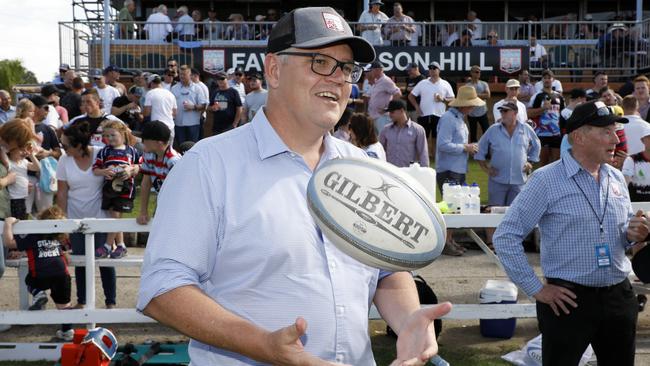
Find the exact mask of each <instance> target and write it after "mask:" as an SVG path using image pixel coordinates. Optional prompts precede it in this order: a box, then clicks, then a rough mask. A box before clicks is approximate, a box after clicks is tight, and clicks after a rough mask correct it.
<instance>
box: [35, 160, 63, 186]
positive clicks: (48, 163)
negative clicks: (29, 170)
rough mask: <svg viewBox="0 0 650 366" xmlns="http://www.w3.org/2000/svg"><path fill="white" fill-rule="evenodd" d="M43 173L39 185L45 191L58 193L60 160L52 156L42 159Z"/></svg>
mask: <svg viewBox="0 0 650 366" xmlns="http://www.w3.org/2000/svg"><path fill="white" fill-rule="evenodd" d="M40 163H41V175H40V178H39V180H38V186H39V187H40V188H41V191H43V192H44V193H56V191H57V189H58V185H57V182H56V167H57V165H58V161H57V160H56V159H54V158H53V157H51V156H48V157H47V158H44V159H43V160H41V162H40Z"/></svg>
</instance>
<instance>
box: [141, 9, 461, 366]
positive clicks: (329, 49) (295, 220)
mask: <svg viewBox="0 0 650 366" xmlns="http://www.w3.org/2000/svg"><path fill="white" fill-rule="evenodd" d="M294 21H295V24H300V25H301V26H299V27H295V26H294ZM303 42H304V44H303ZM305 47H309V48H305ZM313 52H316V53H318V54H321V56H318V55H313V54H312V53H313ZM323 55H327V56H323ZM324 57H330V58H332V59H331V60H330V59H329V58H324ZM374 57H375V54H374V50H373V49H372V46H371V45H370V44H369V43H367V42H366V41H365V40H363V39H361V38H359V37H354V36H353V35H352V31H351V29H350V27H349V26H348V25H347V23H346V22H345V20H344V19H343V18H341V17H340V16H339V15H338V14H337V13H336V12H335V11H334V9H332V8H299V9H295V10H293V11H292V12H291V13H289V14H288V15H285V16H284V17H283V18H282V19H280V20H279V21H278V23H277V24H276V25H275V27H274V28H273V30H272V32H271V35H270V36H269V42H268V48H267V54H266V57H265V60H264V70H265V76H266V80H267V85H269V95H268V100H269V103H268V105H267V106H266V107H265V108H264V109H263V110H261V111H260V112H259V113H257V115H256V116H255V118H254V120H253V121H252V122H251V123H249V124H247V125H245V126H243V127H241V128H239V129H237V130H234V131H230V132H227V133H225V134H223V135H220V136H217V137H214V138H210V139H205V140H203V141H201V142H199V143H198V144H197V145H196V146H194V147H193V148H192V149H191V150H190V151H189V152H188V153H187V154H186V155H185V156H183V158H182V159H181V160H180V162H179V163H178V164H176V166H174V169H173V170H172V172H171V174H170V175H169V176H168V177H167V180H166V181H165V183H164V189H163V190H162V193H161V195H160V197H159V200H158V212H157V214H156V218H155V219H154V220H153V225H152V229H151V232H150V235H149V242H148V244H147V245H148V250H147V252H146V254H145V260H144V266H143V271H142V281H140V284H141V287H140V294H139V299H138V304H137V308H138V309H140V311H143V312H144V314H146V315H148V316H150V317H153V318H154V319H157V320H158V321H160V322H161V323H164V324H167V325H169V326H171V327H174V328H176V329H178V330H179V331H181V332H183V333H184V334H187V335H188V336H190V337H192V338H193V340H192V341H191V342H190V346H189V347H190V349H189V353H190V355H191V357H192V363H193V364H202V365H203V364H214V365H232V366H234V365H250V364H257V363H260V364H284V365H326V364H331V363H332V362H337V363H341V364H348V365H355V366H357V365H358V366H361V365H374V363H375V361H374V357H373V355H372V348H371V347H370V337H369V333H368V311H369V304H370V302H374V304H375V305H376V306H377V309H379V313H380V314H381V315H382V317H384V319H385V320H386V321H387V323H388V324H389V325H390V327H391V328H393V329H395V330H396V333H397V334H398V335H399V338H398V340H397V344H398V346H397V360H395V364H400V365H402V364H405V362H406V361H407V360H409V361H408V362H409V363H411V364H414V365H423V364H424V363H425V362H426V361H428V359H429V358H431V357H433V356H434V354H435V353H436V351H437V343H436V341H435V334H434V333H435V332H434V329H433V320H434V319H435V318H436V317H438V316H440V315H442V314H445V313H447V312H448V311H449V309H450V305H449V303H446V304H443V305H439V306H437V307H432V308H423V309H421V308H420V304H419V301H418V297H417V291H416V289H415V286H414V283H413V279H412V276H411V275H410V273H408V272H394V273H388V272H384V271H380V270H378V269H376V268H371V267H368V266H365V265H363V264H361V263H359V262H358V261H356V260H353V259H351V258H350V257H349V256H347V255H345V254H343V253H341V252H339V251H337V250H335V248H334V247H333V246H332V244H331V243H330V242H329V241H328V240H327V238H324V237H323V236H322V235H320V234H319V232H318V230H317V228H316V227H315V226H314V225H313V222H312V220H305V218H306V217H308V216H309V213H308V207H307V202H306V200H305V195H304V192H305V187H306V184H307V182H308V180H309V178H310V176H311V175H312V172H313V170H314V169H315V168H316V167H317V166H318V165H319V162H324V161H328V160H331V159H333V158H337V157H344V156H350V157H363V156H366V155H365V153H364V152H363V151H362V150H360V149H358V148H357V147H355V146H353V145H351V144H349V143H346V142H344V141H341V140H338V139H335V138H333V137H332V136H331V135H330V134H329V131H330V130H331V129H332V128H333V127H334V125H335V124H336V122H337V121H338V120H339V118H340V116H341V115H342V114H343V111H344V110H345V109H346V107H347V99H348V96H349V95H350V90H351V86H350V84H351V83H355V82H357V81H358V77H359V76H360V73H361V67H360V65H358V64H354V63H353V62H355V61H356V62H359V63H361V62H363V63H367V62H370V61H372V60H373V59H374ZM327 60H330V61H327ZM341 68H343V70H341ZM206 164H208V165H209V166H210V168H208V165H206ZM188 177H192V178H191V179H188ZM261 182H264V184H260V183H261ZM179 243H184V244H183V247H182V248H180V247H179ZM334 264H335V265H334ZM201 283H205V284H208V283H209V286H203V285H202V284H201ZM278 288H282V289H285V290H286V291H276V289H278ZM188 304H189V306H188ZM337 309H338V310H337ZM343 309H344V313H345V315H344V316H343ZM215 324H219V326H215ZM341 337H343V338H345V340H343V341H342V338H341ZM402 346H404V347H402Z"/></svg>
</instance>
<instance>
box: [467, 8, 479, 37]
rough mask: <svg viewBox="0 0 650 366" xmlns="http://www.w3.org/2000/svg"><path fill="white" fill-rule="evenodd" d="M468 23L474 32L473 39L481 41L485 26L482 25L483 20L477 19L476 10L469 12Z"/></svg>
mask: <svg viewBox="0 0 650 366" xmlns="http://www.w3.org/2000/svg"><path fill="white" fill-rule="evenodd" d="M467 21H468V22H470V23H471V24H469V25H468V26H467V27H468V28H469V29H471V30H472V39H481V38H482V37H483V26H482V25H481V19H479V18H477V17H476V12H475V11H474V10H470V11H468V12H467Z"/></svg>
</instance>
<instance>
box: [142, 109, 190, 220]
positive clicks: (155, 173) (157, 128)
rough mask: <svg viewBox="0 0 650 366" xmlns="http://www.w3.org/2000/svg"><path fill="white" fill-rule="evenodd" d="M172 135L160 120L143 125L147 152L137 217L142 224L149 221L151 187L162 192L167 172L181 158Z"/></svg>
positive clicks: (143, 139) (143, 140) (143, 138)
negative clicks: (173, 146)
mask: <svg viewBox="0 0 650 366" xmlns="http://www.w3.org/2000/svg"><path fill="white" fill-rule="evenodd" d="M170 136H171V131H170V130H169V127H167V125H166V124H164V123H163V122H160V121H151V122H147V123H145V124H144V126H143V127H142V143H143V144H144V151H145V153H144V159H143V163H142V166H141V167H140V171H141V172H142V175H143V177H142V186H141V187H140V216H138V218H137V222H138V223H139V224H141V225H145V224H147V223H148V222H149V207H148V206H149V195H150V193H151V188H153V190H155V191H156V193H158V192H160V188H161V187H162V184H163V182H164V181H165V178H167V174H169V172H170V170H171V169H172V168H173V167H174V165H175V164H176V163H177V162H178V161H179V160H180V158H181V156H180V155H179V154H178V153H177V152H176V151H175V150H174V149H173V148H172V146H171V144H170V143H169V140H170ZM187 142H191V141H185V142H184V143H183V144H185V143H187ZM183 144H181V145H183Z"/></svg>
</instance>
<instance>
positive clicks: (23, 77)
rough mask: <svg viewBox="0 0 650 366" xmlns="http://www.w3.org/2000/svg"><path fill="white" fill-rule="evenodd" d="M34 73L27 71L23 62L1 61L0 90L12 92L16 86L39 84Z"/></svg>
mask: <svg viewBox="0 0 650 366" xmlns="http://www.w3.org/2000/svg"><path fill="white" fill-rule="evenodd" d="M37 83H38V80H37V79H36V76H35V75H34V73H33V72H31V71H29V70H27V69H26V68H25V66H23V63H22V61H21V60H7V59H5V60H0V89H4V90H11V88H12V87H13V86H14V85H16V84H37Z"/></svg>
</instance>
